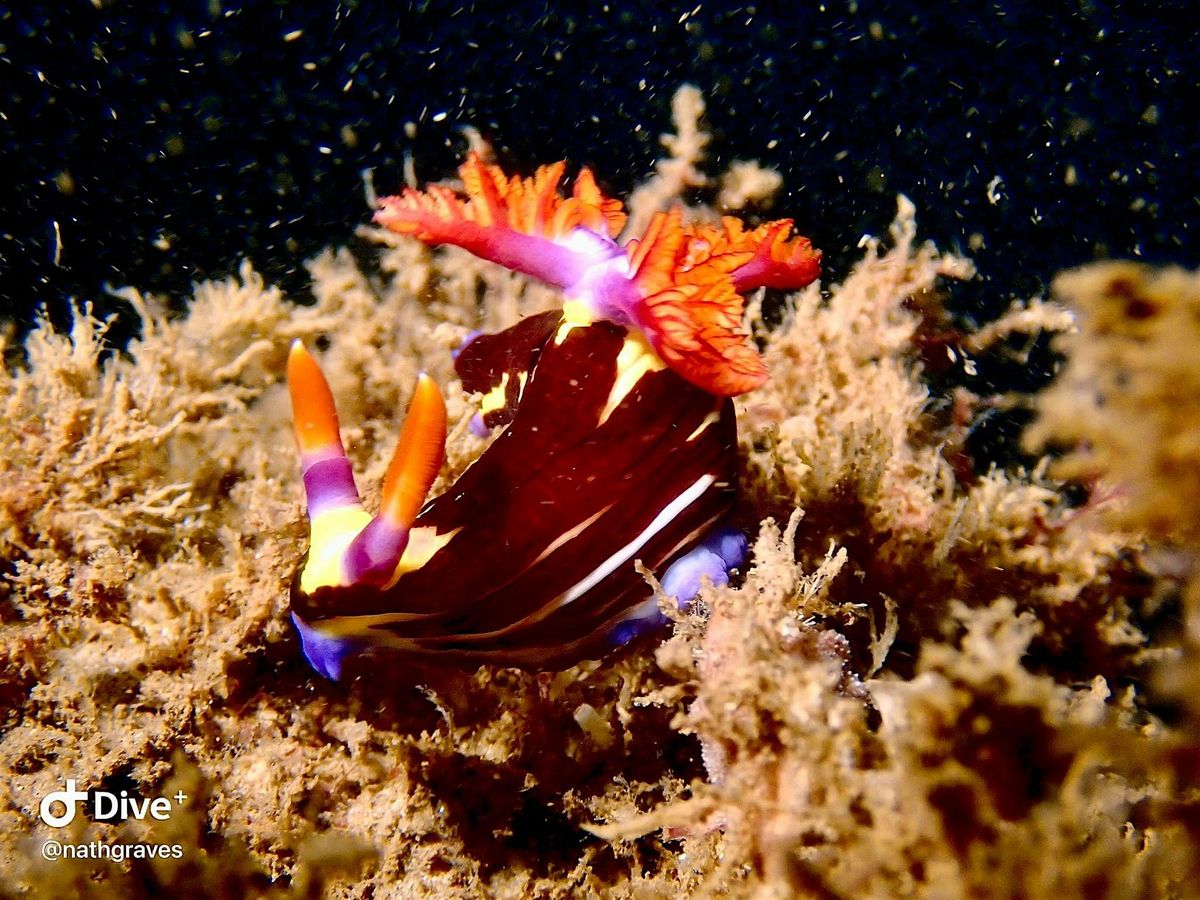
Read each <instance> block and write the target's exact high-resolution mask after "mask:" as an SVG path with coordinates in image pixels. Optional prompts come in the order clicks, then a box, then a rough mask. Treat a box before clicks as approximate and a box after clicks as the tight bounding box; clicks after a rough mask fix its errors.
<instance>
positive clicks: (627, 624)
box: [612, 527, 750, 646]
mask: <svg viewBox="0 0 1200 900" xmlns="http://www.w3.org/2000/svg"><path fill="white" fill-rule="evenodd" d="M749 548H750V542H749V541H748V540H747V538H746V536H745V535H744V534H742V532H740V531H738V530H737V529H736V528H730V527H723V528H718V529H717V530H716V531H714V532H713V533H712V534H710V535H709V536H708V537H706V538H705V539H704V540H703V541H701V542H700V543H699V544H697V545H696V546H695V547H693V548H692V549H691V550H689V551H688V552H687V553H685V554H684V555H683V556H681V557H679V559H677V560H675V562H673V563H672V564H671V565H670V566H668V567H667V571H666V573H664V575H663V577H662V581H661V584H662V589H663V593H664V594H666V595H667V596H668V597H670V598H671V599H672V600H674V601H675V603H676V604H677V605H678V606H679V608H680V609H681V610H686V609H687V608H688V607H689V606H691V604H692V601H693V600H695V599H696V596H697V595H698V594H699V593H700V588H701V587H702V586H703V583H704V579H705V578H707V579H708V580H709V581H710V582H711V583H712V584H713V585H714V586H717V587H720V586H724V585H726V584H729V573H730V572H731V571H732V570H733V569H737V568H739V567H740V566H741V565H742V564H743V563H744V562H745V561H746V556H747V554H748V552H749ZM666 621H667V617H666V616H664V615H663V613H662V610H660V609H659V608H658V600H657V599H656V598H654V597H651V598H650V599H649V600H647V601H645V602H644V603H642V604H640V605H638V606H636V607H634V609H632V610H631V611H630V614H629V616H628V617H627V618H625V619H622V620H621V621H620V622H619V623H618V624H617V626H616V628H614V629H613V632H612V642H613V645H614V646H621V645H623V644H627V643H629V642H630V641H631V640H633V639H634V638H636V637H638V636H640V635H643V634H646V633H648V632H650V631H653V630H655V629H658V628H661V627H662V626H663V625H664V624H666Z"/></svg>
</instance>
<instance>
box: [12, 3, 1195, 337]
mask: <svg viewBox="0 0 1200 900" xmlns="http://www.w3.org/2000/svg"><path fill="white" fill-rule="evenodd" d="M784 6H785V5H784V4H763V5H762V7H761V9H760V8H757V7H756V6H754V5H738V4H730V3H705V4H701V5H697V4H695V3H688V4H682V5H680V4H650V3H645V4H637V5H634V4H622V3H611V4H608V5H602V4H596V3H592V4H572V5H565V4H559V5H554V4H540V3H523V2H513V3H508V4H487V5H484V4H479V5H471V4H461V3H416V4H401V3H390V2H382V0H375V2H368V0H361V2H349V0H343V2H332V0H322V2H316V0H312V2H296V3H283V2H275V3H271V2H260V3H251V2H232V0H209V2H190V3H188V2H184V3H179V2H172V3H166V2H158V3H154V2H141V3H125V2H105V0H94V2H93V3H88V2H70V3H53V4H51V3H37V2H24V3H9V4H7V6H5V5H3V4H0V84H2V85H3V88H2V93H0V113H2V117H0V135H2V140H0V165H2V172H0V307H2V309H3V312H4V313H6V314H7V316H9V317H12V318H14V319H16V320H17V322H18V323H20V324H22V325H27V324H28V323H29V322H30V321H31V319H32V315H33V312H34V310H35V309H36V308H37V307H38V306H40V305H42V304H45V305H47V306H48V308H49V309H50V311H51V313H52V315H53V316H55V317H56V318H58V319H60V320H61V319H62V318H63V317H64V316H65V314H66V311H67V309H68V305H69V301H70V299H71V298H75V299H76V300H85V299H86V300H92V301H94V302H95V303H96V304H97V306H98V308H99V309H100V310H101V311H102V312H108V311H115V312H121V311H122V309H123V304H122V303H121V302H120V301H117V300H114V299H113V298H110V297H107V296H106V294H105V285H112V286H119V285H126V284H133V285H136V286H139V287H142V288H145V289H149V290H152V291H160V292H170V293H174V294H180V295H186V292H187V290H188V287H189V285H190V283H191V282H192V281H194V280H197V279H203V278H211V277H215V276H221V275H224V274H227V273H229V272H231V271H233V270H234V269H235V268H236V266H237V263H238V260H239V259H241V258H242V257H249V258H250V259H251V260H252V261H253V262H254V265H255V266H256V267H258V269H259V270H260V271H262V272H263V273H264V274H265V276H266V277H267V278H268V280H270V281H273V282H277V283H280V284H281V285H282V286H283V287H284V288H285V289H286V290H287V291H288V292H289V293H291V294H293V295H295V296H298V297H302V296H303V293H304V291H305V290H306V283H307V276H306V273H305V272H304V270H303V268H302V265H301V263H302V261H303V260H304V259H305V258H306V257H309V256H311V255H313V254H314V253H316V252H317V251H318V250H319V249H321V248H322V247H324V246H326V245H329V244H331V243H345V242H350V243H352V242H353V238H352V236H351V231H352V229H353V227H354V226H355V225H357V224H359V223H360V222H363V221H364V220H366V219H367V217H368V210H367V209H366V208H365V206H364V201H363V190H362V177H361V172H362V171H363V170H364V169H368V168H373V169H374V171H375V183H376V185H377V187H378V188H379V189H380V190H381V192H387V191H388V190H390V189H394V188H395V187H396V186H397V185H398V184H399V183H400V179H401V165H402V161H403V158H404V155H405V154H406V153H410V154H412V155H413V157H414V158H415V161H416V164H417V172H418V176H419V177H420V178H421V180H422V181H424V180H429V179H436V178H440V177H444V176H446V175H447V174H450V173H451V172H452V171H453V169H454V167H455V165H456V163H457V161H458V160H459V159H460V156H461V152H462V150H463V147H464V146H465V142H464V140H463V138H462V136H461V132H460V127H461V126H463V125H467V124H471V125H474V126H476V127H478V128H479V129H480V130H481V131H483V132H484V133H485V135H487V136H488V137H490V138H491V139H492V140H493V141H494V142H495V145H496V147H497V149H498V151H499V155H500V158H501V161H503V162H504V163H505V164H506V165H507V166H509V167H513V168H516V169H525V170H528V169H531V168H532V167H533V166H535V165H537V164H539V163H543V162H549V161H553V160H557V159H560V158H567V159H568V160H570V161H571V162H573V163H576V164H579V163H587V164H589V165H591V166H593V167H594V169H595V170H596V172H597V174H598V176H599V179H600V181H601V184H602V185H604V186H605V187H606V188H607V189H608V190H609V191H610V192H612V193H615V194H616V195H618V196H621V195H624V194H625V193H627V192H628V190H629V189H630V188H631V187H632V186H633V185H634V184H636V183H637V182H639V181H641V180H642V179H644V178H645V177H646V176H647V175H648V174H649V173H650V171H651V167H652V164H653V161H654V159H655V158H656V157H658V156H659V155H660V153H661V152H662V150H661V148H660V146H659V143H658V136H659V134H660V133H662V132H663V131H666V130H669V129H670V115H669V104H670V99H671V96H672V94H673V93H674V91H675V89H676V88H677V87H678V86H679V85H680V84H681V83H684V82H690V83H693V84H695V85H697V86H698V87H700V88H701V90H702V91H703V92H704V94H705V96H706V98H707V100H708V121H709V124H710V125H711V127H712V129H713V130H714V141H713V143H712V145H711V148H710V149H711V153H712V158H711V160H710V163H709V167H710V171H712V172H717V171H719V170H721V169H722V168H723V167H724V166H725V165H726V164H727V163H728V162H729V161H730V160H732V159H735V158H742V159H758V160H761V161H762V162H764V163H766V164H767V165H770V166H774V167H777V168H778V169H779V170H780V171H781V172H782V173H783V175H784V177H785V191H784V193H783V194H782V196H781V197H780V198H779V199H778V202H777V204H776V206H775V209H774V212H775V213H776V214H783V215H789V216H792V217H793V218H795V219H796V221H797V224H798V226H799V228H800V229H801V230H802V231H803V232H804V233H807V234H809V235H810V236H812V238H813V240H814V242H815V243H816V245H817V246H818V247H820V248H822V249H823V250H824V251H825V259H826V269H827V272H828V273H829V274H830V275H832V276H833V277H834V278H836V277H839V276H840V275H841V274H843V273H844V272H845V270H846V267H847V266H848V264H849V263H851V262H852V261H853V260H854V259H855V258H857V256H858V255H859V252H858V250H857V249H856V244H857V243H858V241H859V238H860V237H861V235H862V234H863V233H864V232H872V233H879V232H881V231H882V230H883V229H884V228H885V227H886V224H887V223H888V222H889V221H890V219H891V217H892V215H893V213H894V209H895V200H894V196H895V194H896V193H897V192H903V193H905V194H908V195H909V196H910V197H911V198H912V199H913V200H914V202H915V203H916V205H917V208H918V214H919V222H920V228H921V231H922V233H923V235H924V236H926V237H929V238H931V239H933V240H934V241H936V242H937V243H938V244H939V245H940V246H943V247H945V248H953V249H961V250H963V251H968V252H969V253H970V254H971V255H972V256H973V257H974V258H975V259H976V261H977V263H978V265H979V268H980V270H981V273H982V276H983V278H982V279H981V280H980V281H979V282H978V283H976V284H974V285H970V286H967V287H965V288H962V289H960V293H959V295H958V296H956V298H955V303H956V304H957V307H958V308H959V309H960V310H961V311H962V312H963V313H964V315H968V316H970V317H972V318H986V317H988V316H990V315H993V314H994V313H995V312H996V311H998V310H999V309H1000V308H1002V307H1003V306H1004V305H1006V304H1007V302H1008V300H1009V299H1011V298H1013V297H1015V296H1022V297H1023V296H1030V295H1033V294H1036V293H1037V292H1039V291H1040V290H1042V289H1043V288H1044V286H1045V284H1046V282H1047V280H1048V278H1049V277H1050V276H1052V274H1053V273H1054V272H1055V271H1057V270H1058V269H1060V268H1062V267H1065V266H1070V265H1074V264H1077V263H1081V262H1086V261H1088V260H1092V259H1095V258H1103V257H1108V256H1120V257H1137V258H1142V259H1148V260H1153V261H1171V262H1181V263H1185V264H1190V265H1193V266H1194V265H1196V264H1197V256H1198V254H1197V250H1196V234H1197V228H1198V226H1200V199H1198V198H1200V176H1198V169H1200V163H1198V162H1197V153H1196V151H1197V149H1198V147H1200V139H1198V138H1200V127H1198V125H1197V117H1196V114H1195V110H1197V109H1200V87H1198V85H1197V66H1196V63H1195V60H1196V59H1197V58H1200V38H1198V37H1197V35H1198V29H1197V25H1196V21H1195V17H1194V12H1195V7H1194V5H1190V4H1180V5H1179V6H1178V8H1177V9H1175V10H1169V9H1167V8H1166V7H1167V4H1157V3H1124V4H1099V3H1086V2H1084V3H1061V4H1058V3H1045V2H1024V0H1022V2H1009V3H1003V4H999V3H995V4H983V3H940V4H910V3H897V2H883V3H868V2H860V3H846V2H829V3H823V4H817V3H795V4H787V5H786V6H787V7H790V11H788V12H787V13H781V12H779V11H778V10H779V9H780V8H783V7H784ZM922 7H925V8H922ZM1189 7H1191V9H1190V11H1189ZM997 177H998V178H999V179H1000V181H999V182H998V184H997V185H996V187H995V189H994V191H993V193H994V194H995V195H996V197H995V201H996V202H991V201H990V200H989V198H988V184H989V182H992V180H993V179H994V178H997ZM56 226H57V229H58V236H59V239H60V241H61V249H60V250H59V251H58V258H57V260H56V259H55V256H56V234H55V228H56ZM118 333H119V331H118Z"/></svg>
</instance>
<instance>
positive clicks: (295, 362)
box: [287, 341, 446, 678]
mask: <svg viewBox="0 0 1200 900" xmlns="http://www.w3.org/2000/svg"><path fill="white" fill-rule="evenodd" d="M287 378H288V391H289V393H290V394H291V398H292V419H293V425H294V428H295V432H296V442H297V444H298V445H299V448H300V469H301V472H302V473H303V477H304V493H305V495H306V497H307V500H308V520H309V526H310V533H309V549H308V554H307V556H306V557H305V559H304V562H303V564H302V567H301V569H300V571H299V572H298V573H297V575H296V579H295V582H294V584H293V587H292V595H293V604H292V605H293V608H294V607H296V606H297V603H296V600H297V599H298V598H299V599H305V598H309V597H312V595H314V594H316V593H317V592H321V593H322V594H325V595H332V594H337V593H339V592H341V591H342V590H347V591H362V590H372V589H378V588H382V587H385V586H386V585H387V584H388V583H389V582H391V581H393V580H394V579H395V577H396V574H397V573H396V570H397V566H398V565H399V563H400V558H401V556H403V554H404V549H405V547H407V546H408V537H409V532H410V530H411V528H412V523H413V520H414V519H415V518H416V516H417V511H418V510H419V509H420V508H421V505H422V504H423V503H424V502H425V496H426V494H428V493H429V488H430V486H431V485H432V484H433V480H434V478H436V477H437V473H438V470H439V469H440V468H441V465H442V460H443V458H444V454H445V443H446V407H445V405H444V403H443V402H442V395H441V393H440V392H439V391H438V389H437V385H436V384H434V382H433V379H431V378H429V377H428V376H427V375H424V374H422V375H421V376H420V377H419V378H418V380H417V386H416V389H415V391H414V393H413V399H412V403H411V405H410V406H409V410H408V415H407V417H406V418H405V422H404V428H403V430H402V431H401V434H400V440H399V443H398V444H397V445H396V452H395V453H394V455H393V456H392V461H391V464H390V465H389V466H388V470H387V474H386V475H385V477H384V481H383V499H382V503H381V508H380V511H379V514H378V515H377V516H372V515H370V514H369V513H368V512H367V511H366V510H364V509H363V506H362V501H361V500H360V499H359V495H358V489H357V488H356V487H355V484H354V473H353V472H352V471H351V469H350V460H349V459H347V458H346V452H345V450H344V448H343V447H342V439H341V435H340V433H339V430H338V420H337V409H336V407H335V405H334V401H333V394H332V392H331V391H330V390H329V384H328V382H326V380H325V376H324V375H323V374H322V372H321V369H320V367H319V366H318V365H317V361H316V360H315V359H314V358H313V357H312V355H311V354H310V353H309V352H308V350H306V349H305V347H304V344H303V343H301V342H300V341H296V342H294V343H293V344H292V349H291V353H290V354H289V356H288V368H287ZM292 619H293V621H294V622H295V623H296V627H297V629H298V630H299V632H300V637H301V640H302V641H303V643H304V653H305V655H306V656H307V657H308V660H309V662H311V663H312V665H313V667H314V668H315V669H316V670H317V671H318V672H320V673H321V674H322V675H326V676H327V677H330V678H337V677H338V675H339V674H340V671H341V663H342V660H343V659H344V657H345V656H346V655H347V654H349V653H351V652H353V651H354V650H355V649H356V647H355V646H354V645H353V644H352V643H351V642H349V641H347V640H341V639H339V636H338V635H337V634H336V633H331V632H329V631H328V630H322V631H317V630H316V629H314V628H310V627H309V626H308V625H306V624H305V623H304V621H303V620H302V619H301V618H300V617H299V616H297V615H296V614H295V612H293V614H292Z"/></svg>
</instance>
